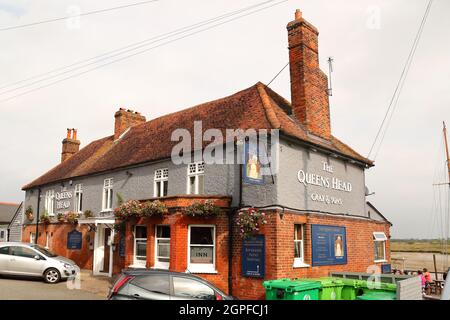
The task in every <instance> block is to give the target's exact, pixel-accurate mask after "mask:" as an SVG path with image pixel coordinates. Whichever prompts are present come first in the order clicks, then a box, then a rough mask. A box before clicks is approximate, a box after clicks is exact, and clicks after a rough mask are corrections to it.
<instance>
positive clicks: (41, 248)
mask: <svg viewBox="0 0 450 320" xmlns="http://www.w3.org/2000/svg"><path fill="white" fill-rule="evenodd" d="M31 247H32V248H33V249H36V250H37V251H39V252H40V253H42V254H43V255H44V256H47V257H50V258H53V257H57V256H58V255H56V254H54V253H53V252H51V251H49V250H47V249H45V248H43V247H41V246H39V245H36V244H35V245H32V246H31Z"/></svg>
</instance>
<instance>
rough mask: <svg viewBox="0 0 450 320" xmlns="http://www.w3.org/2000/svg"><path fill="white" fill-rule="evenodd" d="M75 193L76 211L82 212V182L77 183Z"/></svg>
mask: <svg viewBox="0 0 450 320" xmlns="http://www.w3.org/2000/svg"><path fill="white" fill-rule="evenodd" d="M74 194H75V202H74V211H75V212H77V213H81V212H82V210H83V185H82V184H81V183H79V184H76V185H75V192H74ZM80 207H81V209H80Z"/></svg>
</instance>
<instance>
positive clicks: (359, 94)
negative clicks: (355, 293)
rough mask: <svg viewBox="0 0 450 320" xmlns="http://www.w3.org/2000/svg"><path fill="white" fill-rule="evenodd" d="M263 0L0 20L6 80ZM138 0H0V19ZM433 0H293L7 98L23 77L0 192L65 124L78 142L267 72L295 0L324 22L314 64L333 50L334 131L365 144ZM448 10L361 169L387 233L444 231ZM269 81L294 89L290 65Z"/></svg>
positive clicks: (35, 164)
mask: <svg viewBox="0 0 450 320" xmlns="http://www.w3.org/2000/svg"><path fill="white" fill-rule="evenodd" d="M261 1H262V0H245V1H244V0H239V1H234V0H233V1H230V0H227V1H225V0H190V1H175V0H160V1H157V2H155V3H151V4H145V5H141V6H136V7H129V8H124V9H120V10H115V11H110V12H104V13H101V14H96V15H89V16H85V17H81V18H80V20H79V21H78V22H79V23H77V21H76V20H69V21H59V22H54V23H48V24H41V25H36V26H32V27H28V28H22V29H13V30H6V31H0V44H1V45H0V70H1V71H0V87H3V86H4V85H7V84H10V83H12V82H15V81H19V80H22V79H26V78H29V77H31V76H34V75H36V74H40V73H43V72H47V71H50V70H52V69H55V68H58V67H61V66H66V65H70V64H72V63H74V62H77V61H79V60H83V59H87V58H91V57H94V56H96V55H100V54H102V53H105V52H108V51H111V50H114V49H118V48H120V47H123V46H126V45H129V44H132V43H135V42H138V41H142V40H145V39H148V38H151V37H153V36H157V35H160V34H163V33H165V32H168V31H172V30H174V29H177V28H180V27H184V26H187V25H190V24H193V23H196V22H199V21H202V20H205V19H208V18H212V17H215V16H218V15H221V14H223V13H226V12H230V11H234V10H237V9H240V8H243V7H246V6H250V5H253V4H256V3H259V2H261ZM133 2H139V1H138V0H108V1H106V0H102V1H100V0H97V1H95V2H94V1H88V0H85V1H75V0H73V1H65V0H64V1H63V0H58V1H56V0H55V1H50V0H39V1H37V0H35V1H31V0H0V29H1V28H4V27H9V26H14V25H20V24H26V23H31V22H35V21H40V20H46V19H50V18H57V17H62V16H66V15H68V14H74V13H76V12H77V10H81V13H83V12H89V11H93V10H98V9H103V8H110V7H114V6H120V5H124V4H129V3H133ZM427 2H428V1H426V0H414V1H413V0H385V1H382V0H370V1H365V0H321V1H319V0H303V1H297V0H291V1H287V2H285V3H282V4H280V5H278V6H275V7H272V8H270V9H268V10H265V11H261V12H258V13H255V14H253V15H250V16H247V17H244V18H242V19H239V20H236V21H233V22H230V23H227V24H224V25H222V26H220V27H217V28H215V29H212V30H209V31H205V32H203V33H199V34H196V35H194V36H192V37H188V38H185V39H182V40H180V41H176V42H174V43H171V44H168V45H166V46H163V47H160V48H156V49H154V50H150V51H148V52H145V53H143V54H140V55H136V56H134V57H131V58H129V59H126V60H123V61H120V62H118V63H115V64H111V65H109V66H106V67H104V68H100V69H97V70H95V71H92V72H89V73H86V74H83V75H81V76H79V77H75V78H73V79H70V80H67V81H63V82H60V83H58V84H56V85H53V86H49V87H47V88H43V89H40V90H37V91H35V92H32V93H29V94H26V95H23V96H20V97H17V98H14V99H11V100H8V101H1V100H4V99H6V98H8V97H11V96H12V95H14V94H18V93H21V92H24V91H25V89H21V90H18V91H14V92H9V93H6V94H0V150H1V151H0V155H1V156H0V201H8V202H11V201H17V202H20V201H22V200H23V198H24V193H23V192H22V191H21V186H23V185H24V184H26V183H28V182H30V181H31V180H33V179H34V178H36V177H38V176H39V175H41V174H43V173H44V172H45V171H47V170H49V169H50V168H52V167H53V166H55V165H56V164H58V163H59V161H60V152H61V141H62V139H63V138H64V136H65V134H66V128H68V127H70V128H78V135H79V138H80V140H81V143H82V147H83V146H85V145H86V144H87V143H89V142H90V141H92V140H94V139H98V138H102V137H104V136H107V135H110V134H112V133H113V126H114V112H115V111H116V110H117V109H118V108H119V107H127V108H131V109H133V110H137V111H140V112H141V113H143V114H144V115H145V116H146V117H147V119H152V118H155V117H158V116H161V115H163V114H166V113H168V112H172V111H177V110H181V109H184V108H186V107H190V106H193V105H196V104H198V103H202V102H206V101H209V100H213V99H216V98H220V97H224V96H226V95H229V94H232V93H234V92H236V91H239V90H242V89H244V88H247V87H249V86H251V85H253V84H255V83H256V82H258V81H262V82H264V83H268V82H269V81H270V80H271V79H272V77H273V76H274V75H275V74H276V73H277V72H278V71H279V70H280V69H281V67H282V66H284V65H285V64H286V62H287V61H288V50H287V32H286V24H287V23H288V22H289V21H291V20H293V17H294V11H295V9H296V8H300V9H301V10H302V11H303V16H304V17H305V18H306V19H307V20H308V21H310V22H311V23H313V24H314V25H315V26H316V27H317V28H318V29H319V31H320V38H319V43H320V60H321V61H320V62H321V66H322V69H324V70H325V71H326V70H327V64H326V60H327V58H328V57H329V56H332V57H333V58H334V60H335V63H334V73H333V89H334V91H333V93H334V95H333V97H332V98H331V116H332V131H333V134H334V135H335V136H336V137H338V138H340V139H341V140H342V141H344V142H346V143H347V144H349V145H350V146H352V147H353V148H354V149H355V150H357V151H358V152H360V153H361V154H363V155H367V153H368V152H369V149H370V146H371V144H372V142H373V139H374V137H375V134H376V132H377V129H378V127H379V125H380V122H381V120H382V118H383V116H384V114H385V110H386V108H387V106H388V103H389V100H390V98H391V96H392V93H393V91H394V89H395V85H396V83H397V81H398V79H399V76H400V74H401V71H402V68H403V65H404V63H405V60H406V58H407V56H408V53H409V50H410V48H411V45H412V42H413V40H414V37H415V35H416V32H417V29H418V27H419V24H420V21H421V19H422V16H423V13H424V11H425V7H426V5H427ZM449 13H450V1H448V0H435V1H434V4H433V7H432V9H431V13H430V16H429V18H428V22H427V25H426V27H425V30H424V32H423V36H422V39H421V42H420V44H419V47H418V49H417V53H416V56H415V59H414V62H413V64H412V66H411V70H410V73H409V75H408V78H407V80H406V83H405V86H404V88H403V91H402V96H401V98H400V100H399V103H398V106H397V110H396V113H395V114H394V117H393V120H392V123H391V126H390V128H389V131H388V133H387V135H386V138H385V141H384V144H383V145H382V147H381V150H380V153H379V155H378V157H377V159H376V166H375V167H374V168H371V169H370V170H368V171H367V174H366V178H367V181H366V183H367V186H368V187H369V189H370V191H371V192H375V193H376V194H375V195H373V196H370V197H369V200H370V201H371V202H372V203H373V204H374V205H375V206H376V207H377V208H378V209H379V210H380V211H381V212H382V213H383V214H384V215H385V216H386V217H387V218H388V219H390V220H391V221H392V222H393V224H394V227H393V229H392V231H393V236H394V237H431V236H438V235H439V234H438V233H437V230H436V228H433V224H434V223H433V222H432V221H433V214H432V212H431V208H432V203H433V187H432V183H433V182H435V181H434V173H435V170H436V166H437V163H438V162H437V160H438V159H437V156H436V154H437V153H436V150H438V147H439V144H440V143H441V142H442V133H441V131H442V121H443V120H446V121H447V122H449V125H450V90H449V89H450V88H449V84H450V59H449V56H450V41H449V39H450V36H449V30H450V19H448V14H449ZM100 64H101V63H100V62H98V61H97V62H96V64H95V65H93V66H97V65H100ZM90 67H92V65H91V66H90ZM84 70H87V68H85V69H81V71H84ZM68 75H70V73H69V74H65V75H64V76H60V77H59V78H56V79H61V78H64V77H65V76H68ZM46 83H49V81H47V82H43V83H40V84H36V85H34V86H33V87H31V88H35V87H37V86H40V85H43V84H46ZM271 87H272V88H273V89H274V90H275V91H277V92H278V93H280V94H281V95H282V96H284V97H286V98H287V99H288V100H290V87H289V72H288V69H286V70H285V72H284V73H282V74H281V75H280V76H279V77H278V78H277V79H276V81H275V82H274V83H273V84H272V85H271ZM8 89H11V87H8V88H4V89H0V92H3V91H4V90H8ZM28 89H29V88H28ZM439 161H441V162H440V163H439V165H440V166H441V167H442V166H443V165H444V159H443V158H442V159H439Z"/></svg>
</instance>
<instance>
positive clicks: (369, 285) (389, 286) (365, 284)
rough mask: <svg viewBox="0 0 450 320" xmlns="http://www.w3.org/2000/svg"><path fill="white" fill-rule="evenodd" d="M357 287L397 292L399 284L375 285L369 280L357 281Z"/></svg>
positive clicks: (380, 283)
mask: <svg viewBox="0 0 450 320" xmlns="http://www.w3.org/2000/svg"><path fill="white" fill-rule="evenodd" d="M356 286H357V287H359V288H367V289H372V290H385V291H397V284H395V283H384V282H379V283H375V282H372V281H367V280H357V282H356Z"/></svg>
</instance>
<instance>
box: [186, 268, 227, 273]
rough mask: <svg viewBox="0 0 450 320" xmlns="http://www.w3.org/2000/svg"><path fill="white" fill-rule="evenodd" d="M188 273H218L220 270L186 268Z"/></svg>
mask: <svg viewBox="0 0 450 320" xmlns="http://www.w3.org/2000/svg"><path fill="white" fill-rule="evenodd" d="M186 273H203V274H218V273H219V272H218V271H217V270H214V269H193V270H192V269H189V268H188V269H186Z"/></svg>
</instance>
